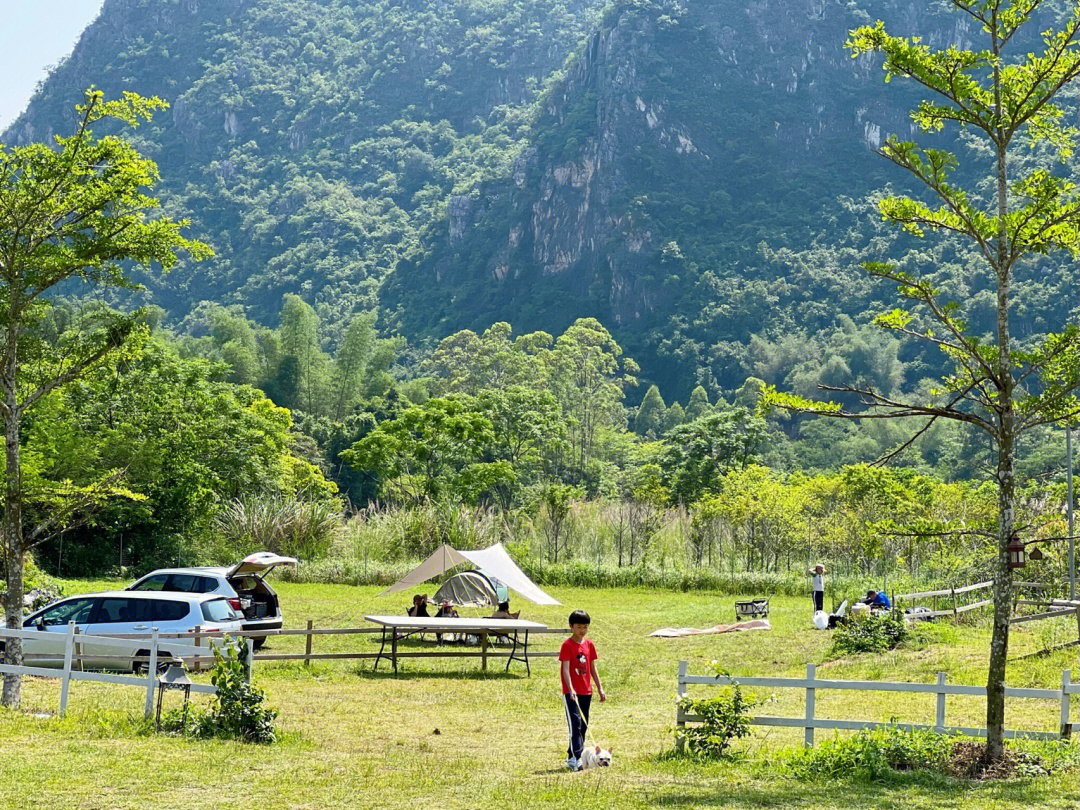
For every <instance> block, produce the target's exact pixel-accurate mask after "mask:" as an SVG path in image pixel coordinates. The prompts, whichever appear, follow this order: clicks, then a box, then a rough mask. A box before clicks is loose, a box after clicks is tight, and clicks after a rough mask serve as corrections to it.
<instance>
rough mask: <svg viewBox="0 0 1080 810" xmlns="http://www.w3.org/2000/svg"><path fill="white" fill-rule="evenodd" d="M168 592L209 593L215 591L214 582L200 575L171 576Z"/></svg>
mask: <svg viewBox="0 0 1080 810" xmlns="http://www.w3.org/2000/svg"><path fill="white" fill-rule="evenodd" d="M167 590H170V591H180V592H181V593H208V592H210V591H212V590H214V581H213V580H212V579H210V578H209V577H200V576H199V575H198V574H169V587H168V589H167Z"/></svg>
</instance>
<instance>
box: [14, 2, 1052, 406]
mask: <svg viewBox="0 0 1080 810" xmlns="http://www.w3.org/2000/svg"><path fill="white" fill-rule="evenodd" d="M877 18H882V19H884V20H885V21H886V22H887V24H888V25H889V26H890V27H891V28H894V29H896V30H897V31H905V32H919V33H922V34H924V36H925V41H926V42H927V43H928V44H930V45H931V46H944V45H948V44H956V45H959V46H962V47H969V46H971V45H972V40H973V38H974V37H975V36H976V34H977V33H978V32H976V31H974V30H973V27H972V26H971V25H970V24H969V20H968V18H966V17H965V16H964V15H961V14H957V13H956V12H955V9H953V8H952V7H951V5H950V4H949V3H948V2H945V1H944V0H927V1H926V2H914V1H907V0H876V1H875V2H870V0H784V2H780V0H750V2H731V0H616V2H614V3H612V4H610V5H607V6H606V7H603V8H602V7H601V3H600V2H597V1H590V0H572V1H569V2H561V3H559V2H537V1H536V0H503V1H502V2H498V1H494V2H481V1H480V0H473V1H472V2H469V1H468V0H442V1H441V2H415V1H413V2H391V0H376V2H366V3H360V2H347V0H322V2H315V0H264V1H263V2H251V1H250V0H247V1H245V0H106V2H105V5H104V7H103V10H102V13H101V16H100V17H99V19H98V20H97V21H96V22H94V23H93V24H92V25H91V26H90V28H89V29H88V30H87V31H86V33H85V34H84V36H83V38H82V40H81V41H80V43H79V45H78V46H77V48H76V49H75V52H74V53H73V54H72V56H71V58H70V59H68V60H67V61H66V62H65V63H63V64H62V65H61V66H59V67H58V68H57V70H55V71H54V72H53V74H52V75H51V76H50V77H49V79H48V80H47V81H46V82H45V83H44V84H43V86H42V88H41V89H40V91H39V92H38V94H37V95H36V96H35V97H34V99H33V100H32V102H31V104H30V107H29V109H28V110H27V111H26V113H25V114H24V115H23V116H22V117H20V118H19V119H18V120H17V121H16V122H14V124H13V125H12V127H11V128H10V129H9V131H8V132H7V134H6V135H5V140H13V141H17V142H18V141H26V140H30V139H41V138H45V137H48V136H49V135H50V133H51V132H53V131H56V130H59V129H61V128H62V124H63V121H64V120H65V118H66V117H69V116H70V115H71V108H72V105H73V104H74V103H75V102H76V101H77V99H78V97H79V95H80V93H81V91H82V90H83V89H85V87H86V86H88V85H90V84H92V83H95V84H97V85H98V86H100V87H101V88H102V89H104V90H106V91H107V92H109V93H115V92H119V91H120V90H123V89H133V90H137V91H139V92H141V93H144V94H150V93H154V94H158V95H161V96H163V97H165V98H166V99H168V100H169V101H170V102H171V103H172V108H171V110H170V111H169V115H166V116H161V117H159V118H158V119H156V120H155V121H154V122H153V123H152V124H151V125H149V126H146V127H143V128H141V129H140V130H138V133H137V139H138V141H139V142H140V145H141V146H142V147H143V148H144V149H145V150H146V151H147V152H148V153H149V154H151V155H152V156H153V157H154V158H155V159H156V160H157V161H158V162H159V165H160V167H161V172H162V177H163V182H162V191H163V194H164V197H165V199H166V202H167V205H168V206H169V207H170V208H171V209H173V208H174V209H176V210H181V211H186V212H189V215H190V216H191V217H192V219H193V221H194V226H193V230H194V232H195V233H196V234H198V235H199V236H201V237H202V238H204V239H206V240H207V241H209V242H210V243H211V244H213V246H214V247H215V249H216V251H217V254H218V256H217V258H216V259H214V260H213V261H211V262H208V263H206V264H205V265H203V266H200V267H192V268H182V269H181V270H179V271H176V272H174V273H173V274H172V275H171V276H170V277H168V278H166V279H157V278H154V279H149V280H148V284H149V286H150V288H151V293H152V296H153V299H154V300H155V301H156V302H157V303H159V304H161V305H163V306H164V307H166V309H167V310H168V311H169V312H170V314H171V315H173V316H174V317H176V318H182V317H183V316H184V315H185V314H186V313H187V312H188V311H190V310H191V308H192V307H193V306H194V305H195V304H197V303H198V302H199V301H201V300H205V299H212V300H217V301H221V302H224V303H240V304H243V305H244V306H245V307H247V309H248V312H249V313H250V314H251V315H252V316H253V317H255V318H257V319H260V320H263V321H265V322H269V323H273V322H276V318H277V313H278V310H279V308H280V301H281V296H282V294H283V293H285V292H297V293H299V294H301V295H302V296H304V297H305V298H307V299H308V300H309V301H312V302H313V303H315V305H316V306H317V308H319V309H320V311H321V312H322V313H323V315H324V317H328V318H329V319H331V320H340V315H341V314H342V313H344V312H348V311H351V310H354V309H356V308H360V307H370V306H373V305H376V304H377V305H379V306H380V307H381V309H382V311H383V313H384V323H387V324H389V325H391V326H393V327H395V328H398V329H401V330H402V331H403V332H404V333H405V334H407V335H409V336H410V337H413V338H432V339H437V338H440V337H442V336H444V335H446V334H448V333H449V332H451V331H453V330H456V329H460V328H474V329H480V328H483V327H485V326H487V325H488V324H490V323H491V322H493V321H496V320H507V321H510V322H511V323H513V324H514V326H515V329H516V330H518V331H523V330H532V329H545V330H547V331H549V332H553V333H558V332H560V331H562V330H563V329H564V328H565V327H566V326H567V325H568V324H569V323H571V322H572V321H573V320H574V319H575V318H578V317H582V316H595V317H597V318H599V319H600V320H601V321H602V322H603V323H605V324H606V325H608V326H609V327H610V328H611V329H612V331H613V332H614V333H615V334H616V336H617V337H618V338H619V340H620V342H621V343H623V345H624V346H625V347H626V348H627V349H628V352H629V353H630V354H632V355H633V356H634V357H635V358H637V359H638V360H639V362H640V363H641V365H642V366H643V372H644V374H643V376H645V377H646V378H647V379H650V380H652V381H657V382H659V383H660V386H661V388H662V389H664V392H665V396H668V397H669V398H670V396H671V395H675V396H679V397H684V396H685V395H686V394H688V393H689V389H690V388H692V387H693V385H694V384H695V383H696V382H698V381H701V382H703V383H704V384H706V386H708V387H711V388H712V389H713V390H714V391H721V390H726V391H731V390H733V389H734V388H736V387H738V386H739V385H740V384H741V382H742V380H743V379H745V377H746V376H747V375H748V374H753V375H755V376H760V377H762V378H763V379H766V380H768V381H770V382H785V381H786V383H787V384H793V382H792V381H793V380H794V381H795V382H796V383H797V382H798V380H800V379H803V378H804V377H806V375H807V374H809V373H810V372H811V371H815V370H821V369H822V368H825V367H826V366H828V367H829V368H833V369H834V370H835V372H836V373H837V374H838V375H841V376H842V375H844V374H853V373H854V374H858V373H864V374H865V375H869V376H870V377H874V375H879V376H883V381H882V384H888V385H892V386H896V385H904V384H908V385H910V384H914V383H915V382H917V380H918V378H919V376H920V375H921V374H922V373H924V372H925V371H926V370H927V364H931V365H932V363H933V362H935V361H934V360H932V359H930V358H926V357H922V356H920V355H914V354H906V353H905V352H907V351H910V350H907V349H904V348H898V347H897V346H896V345H894V344H893V343H890V340H889V339H886V338H883V337H881V336H880V335H877V334H876V333H873V329H872V327H866V326H863V324H865V323H866V321H867V320H868V319H869V313H873V312H876V311H877V310H879V309H880V308H881V307H882V306H884V302H887V301H891V292H890V291H889V290H888V289H883V288H882V287H881V286H875V285H871V284H870V283H869V282H868V281H867V280H866V279H865V278H864V277H863V275H862V273H861V271H860V270H859V269H858V262H859V261H860V260H862V259H865V258H881V257H884V256H885V255H887V254H888V253H889V252H890V251H893V250H904V251H906V250H910V249H911V248H912V245H911V244H909V243H906V242H904V241H903V240H900V239H898V238H897V237H896V235H895V234H893V233H892V232H891V231H889V230H885V229H883V227H882V225H881V223H880V221H879V217H878V216H877V214H876V213H875V211H874V210H873V206H872V202H871V200H870V197H871V195H872V194H873V193H874V192H875V190H877V189H880V188H882V187H883V186H885V185H886V184H887V183H893V184H896V185H898V186H901V187H902V186H903V183H904V178H903V177H899V176H898V172H897V170H895V169H894V168H893V167H891V166H890V165H889V164H888V163H886V162H885V161H883V160H881V159H880V158H877V157H876V156H874V154H873V151H872V150H873V149H874V148H875V147H876V146H878V145H879V144H880V143H881V141H882V139H883V138H884V137H885V136H886V134H887V133H890V132H899V133H901V134H906V133H909V132H911V131H912V129H911V122H910V120H909V119H908V117H907V111H908V110H909V109H910V107H911V106H912V104H913V102H914V101H915V100H916V99H917V98H918V96H917V95H916V94H915V92H914V91H913V89H912V88H911V87H903V86H902V83H893V84H892V85H888V86H886V85H885V84H884V82H883V81H882V72H881V70H880V63H879V62H878V61H876V60H874V59H872V58H869V57H861V58H859V59H854V60H853V59H852V58H851V57H850V55H849V54H848V53H847V52H846V51H845V50H844V47H843V46H844V41H845V39H846V36H847V32H848V31H849V30H850V29H851V28H852V27H854V26H856V25H859V24H863V23H867V22H871V21H872V20H874V19H877ZM1025 46H1026V43H1018V45H1017V48H1018V49H1022V48H1023V47H1025ZM943 145H947V146H948V145H955V142H952V141H949V142H945V141H943ZM911 256H913V257H914V258H913V259H912V261H916V262H922V263H924V264H925V263H927V262H930V263H933V265H934V266H935V267H937V268H943V270H942V272H949V273H952V274H953V276H954V277H955V278H963V279H967V276H969V275H970V273H968V274H967V275H965V272H964V267H965V265H966V262H967V259H966V258H965V256H964V255H963V253H962V252H958V251H957V250H956V249H955V248H953V247H949V246H948V245H946V246H945V247H926V246H920V247H919V251H918V252H916V253H913V254H911ZM1018 283H1019V284H1020V285H1021V286H1022V285H1025V284H1027V285H1028V286H1029V289H1030V291H1031V293H1032V294H1031V296H1030V297H1029V299H1030V302H1029V303H1024V304H1021V305H1020V306H1021V307H1022V308H1025V311H1026V312H1028V314H1029V315H1030V319H1029V321H1028V322H1027V323H1028V326H1029V328H1031V329H1034V328H1036V327H1040V326H1044V325H1045V323H1047V322H1049V323H1056V322H1059V321H1060V320H1061V318H1063V317H1064V316H1065V315H1066V314H1067V310H1068V307H1067V306H1064V305H1062V304H1061V303H1060V302H1061V301H1063V300H1066V295H1065V291H1066V290H1067V289H1068V286H1067V285H1068V284H1069V283H1070V282H1069V277H1068V270H1067V268H1062V267H1059V266H1040V267H1039V268H1037V272H1036V271H1035V270H1033V271H1032V273H1031V275H1030V277H1029V278H1026V279H1025V278H1021V279H1020V281H1019V282H1018ZM964 284H965V286H964V287H963V289H964V290H966V291H967V292H968V293H969V294H970V297H971V299H972V300H973V301H974V309H973V312H972V315H971V320H972V322H973V323H974V324H975V325H976V326H977V327H978V326H980V325H981V324H982V323H983V320H984V319H985V317H986V315H987V313H988V311H989V310H988V309H987V306H986V302H985V301H983V300H982V299H980V297H979V295H978V293H979V289H980V285H979V283H978V282H977V281H971V280H970V279H967V280H966V281H965V282H964ZM1024 323H1025V321H1024V320H1023V319H1021V325H1020V327H1019V328H1020V330H1021V332H1022V331H1023V329H1024V328H1025V326H1024ZM897 356H899V357H900V358H901V369H900V371H899V372H897V371H895V369H894V368H893V364H894V363H895V359H896V357H897ZM778 358H779V359H778ZM890 358H892V359H891V360H890ZM833 359H835V360H836V363H832V360H833ZM830 363H832V365H830ZM808 364H809V367H808ZM886 367H888V370H887V371H882V369H883V368H886ZM800 369H801V370H800ZM858 369H863V370H864V371H863V372H859V371H858ZM799 375H802V377H800V376H799Z"/></svg>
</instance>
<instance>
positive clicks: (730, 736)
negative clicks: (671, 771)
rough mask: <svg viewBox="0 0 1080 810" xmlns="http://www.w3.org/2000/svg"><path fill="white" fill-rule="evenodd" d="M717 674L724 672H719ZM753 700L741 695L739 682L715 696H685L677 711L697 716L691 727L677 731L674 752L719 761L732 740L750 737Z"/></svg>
mask: <svg viewBox="0 0 1080 810" xmlns="http://www.w3.org/2000/svg"><path fill="white" fill-rule="evenodd" d="M717 674H718V675H726V674H727V673H725V672H723V671H721V670H718V671H717ZM753 705H754V701H752V700H750V699H748V698H746V697H745V696H744V695H743V692H742V688H741V687H740V686H739V684H738V683H735V684H733V685H732V686H729V687H726V688H725V689H724V690H723V692H722V693H721V694H719V695H717V696H716V697H711V698H704V699H701V700H694V699H693V698H689V697H684V698H682V699H681V700H680V701H679V709H681V710H682V712H683V713H684V714H692V715H697V717H699V718H700V722H699V723H698V724H697V725H694V726H682V727H679V728H676V729H675V731H674V734H675V743H676V753H677V754H681V755H683V756H691V757H694V758H697V759H720V758H722V757H725V756H727V755H728V754H727V752H728V749H729V748H730V747H731V744H732V743H733V742H734V741H735V740H740V739H742V738H743V737H747V736H749V735H750V715H749V711H750V709H751V708H752V707H753Z"/></svg>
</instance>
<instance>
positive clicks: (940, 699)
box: [934, 672, 945, 734]
mask: <svg viewBox="0 0 1080 810" xmlns="http://www.w3.org/2000/svg"><path fill="white" fill-rule="evenodd" d="M937 687H938V688H937V714H936V716H935V717H934V731H936V732H938V734H944V733H945V673H944V672H939V673H938V674H937Z"/></svg>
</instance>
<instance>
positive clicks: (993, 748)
mask: <svg viewBox="0 0 1080 810" xmlns="http://www.w3.org/2000/svg"><path fill="white" fill-rule="evenodd" d="M991 28H992V36H993V52H994V55H995V57H997V56H999V54H1000V45H999V43H998V39H997V19H996V15H995V19H994V25H993V26H992V27H991ZM1000 70H1001V69H1000V62H999V61H997V60H995V62H994V105H995V108H996V110H997V112H998V115H999V116H1000V113H1001V75H1000ZM996 141H997V143H996V147H997V165H996V167H995V169H996V172H995V173H996V176H997V209H998V210H997V214H998V234H997V245H996V246H995V247H996V248H997V255H996V259H997V261H996V262H995V264H996V267H995V268H994V269H995V270H996V271H997V349H998V357H997V369H996V371H997V374H998V377H999V379H998V381H997V386H996V387H997V394H998V402H997V407H998V420H997V422H998V424H997V433H998V435H997V451H998V458H997V483H998V536H997V543H998V547H997V554H996V557H995V560H994V632H993V635H992V636H991V639H990V667H989V672H988V673H987V676H986V759H987V761H992V760H996V759H1000V758H1001V757H1002V756H1004V754H1005V667H1006V663H1007V661H1006V658H1007V656H1008V653H1009V613H1010V611H1011V608H1012V573H1011V572H1010V571H1009V551H1008V547H1009V541H1010V539H1011V538H1012V533H1013V496H1014V493H1015V489H1016V480H1015V477H1014V474H1013V453H1014V451H1015V444H1014V442H1015V425H1014V423H1013V403H1012V394H1013V390H1012V389H1013V375H1012V359H1011V358H1010V356H1009V280H1010V278H1009V277H1010V271H1011V267H1010V264H1009V258H1008V249H1009V245H1008V230H1007V224H1006V221H1005V216H1006V214H1007V212H1008V207H1009V205H1008V185H1007V177H1006V155H1007V151H1008V141H1007V140H1006V137H1005V133H1004V132H1003V131H1002V129H1001V127H1000V126H999V127H998V129H997V139H996Z"/></svg>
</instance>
